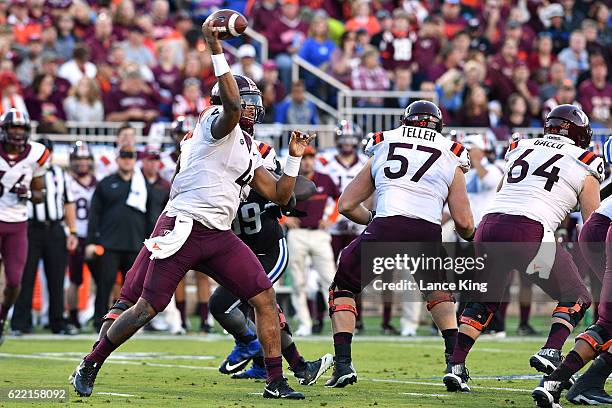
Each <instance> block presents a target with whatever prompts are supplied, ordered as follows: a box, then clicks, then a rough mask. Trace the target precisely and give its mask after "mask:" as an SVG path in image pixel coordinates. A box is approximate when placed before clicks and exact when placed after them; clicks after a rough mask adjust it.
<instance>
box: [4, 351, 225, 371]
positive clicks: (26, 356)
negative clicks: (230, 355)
mask: <svg viewBox="0 0 612 408" xmlns="http://www.w3.org/2000/svg"><path fill="white" fill-rule="evenodd" d="M0 357H7V358H11V357H12V358H29V359H44V360H55V361H73V362H74V361H76V362H78V361H81V359H80V358H64V357H52V356H41V355H36V354H13V353H0ZM106 363H108V364H122V365H137V366H143V365H148V366H151V367H161V368H186V369H190V370H215V371H216V370H217V367H204V366H193V365H184V364H161V363H150V362H148V361H124V360H113V358H112V357H111V358H109V359H108V360H107V361H106Z"/></svg>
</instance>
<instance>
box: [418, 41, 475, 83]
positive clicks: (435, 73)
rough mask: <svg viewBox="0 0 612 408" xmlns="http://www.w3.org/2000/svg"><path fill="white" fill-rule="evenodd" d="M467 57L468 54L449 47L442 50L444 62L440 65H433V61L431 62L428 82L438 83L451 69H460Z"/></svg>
mask: <svg viewBox="0 0 612 408" xmlns="http://www.w3.org/2000/svg"><path fill="white" fill-rule="evenodd" d="M465 57H466V54H465V53H464V52H463V51H461V50H458V49H455V48H453V47H451V46H450V45H447V46H446V48H444V49H443V50H442V55H441V59H442V61H441V62H440V63H438V64H433V63H432V61H430V63H429V64H428V66H427V68H426V74H425V75H426V78H427V80H428V81H436V80H437V79H438V78H440V77H441V76H442V75H443V74H444V73H445V72H446V71H450V70H451V69H460V68H461V65H462V62H463V60H464V59H465Z"/></svg>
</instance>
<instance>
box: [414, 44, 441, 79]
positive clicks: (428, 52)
mask: <svg viewBox="0 0 612 408" xmlns="http://www.w3.org/2000/svg"><path fill="white" fill-rule="evenodd" d="M439 51H440V39H439V38H436V37H419V38H417V41H416V43H415V44H414V59H415V60H416V62H417V63H418V64H419V70H420V71H425V70H426V69H427V67H429V66H430V65H431V63H432V61H435V60H436V56H437V55H438V52H439Z"/></svg>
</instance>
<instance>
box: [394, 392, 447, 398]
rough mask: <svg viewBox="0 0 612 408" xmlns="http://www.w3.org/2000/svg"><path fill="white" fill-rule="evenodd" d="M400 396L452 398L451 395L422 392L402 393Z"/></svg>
mask: <svg viewBox="0 0 612 408" xmlns="http://www.w3.org/2000/svg"><path fill="white" fill-rule="evenodd" d="M400 395H410V396H412V397H442V398H444V397H451V396H452V395H450V394H421V393H420V392H400Z"/></svg>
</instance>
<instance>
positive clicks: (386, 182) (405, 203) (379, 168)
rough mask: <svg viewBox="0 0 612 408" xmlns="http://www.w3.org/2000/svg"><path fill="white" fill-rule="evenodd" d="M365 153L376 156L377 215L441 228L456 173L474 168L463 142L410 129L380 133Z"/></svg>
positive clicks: (432, 132) (409, 127) (429, 130)
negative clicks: (414, 219)
mask: <svg viewBox="0 0 612 408" xmlns="http://www.w3.org/2000/svg"><path fill="white" fill-rule="evenodd" d="M366 154H367V155H368V156H372V155H373V156H374V158H373V161H372V178H373V179H374V185H375V187H376V198H377V200H376V217H390V216H394V215H402V216H405V217H410V218H419V219H422V220H425V221H429V222H431V223H434V224H440V223H441V220H442V209H443V208H444V203H445V202H446V199H447V198H448V191H449V188H450V185H451V183H452V182H453V179H454V177H455V169H456V168H457V167H460V168H461V170H462V171H463V172H464V173H466V172H468V171H469V169H470V158H469V155H468V153H467V149H466V148H465V147H463V146H462V145H461V144H460V143H457V142H453V141H452V140H450V139H448V138H446V137H444V136H443V135H442V134H441V133H438V132H436V131H434V130H432V129H425V128H418V127H412V126H401V127H399V128H397V129H394V130H391V131H387V132H379V133H376V134H375V135H374V136H372V138H371V139H370V140H369V141H368V145H367V146H366Z"/></svg>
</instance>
